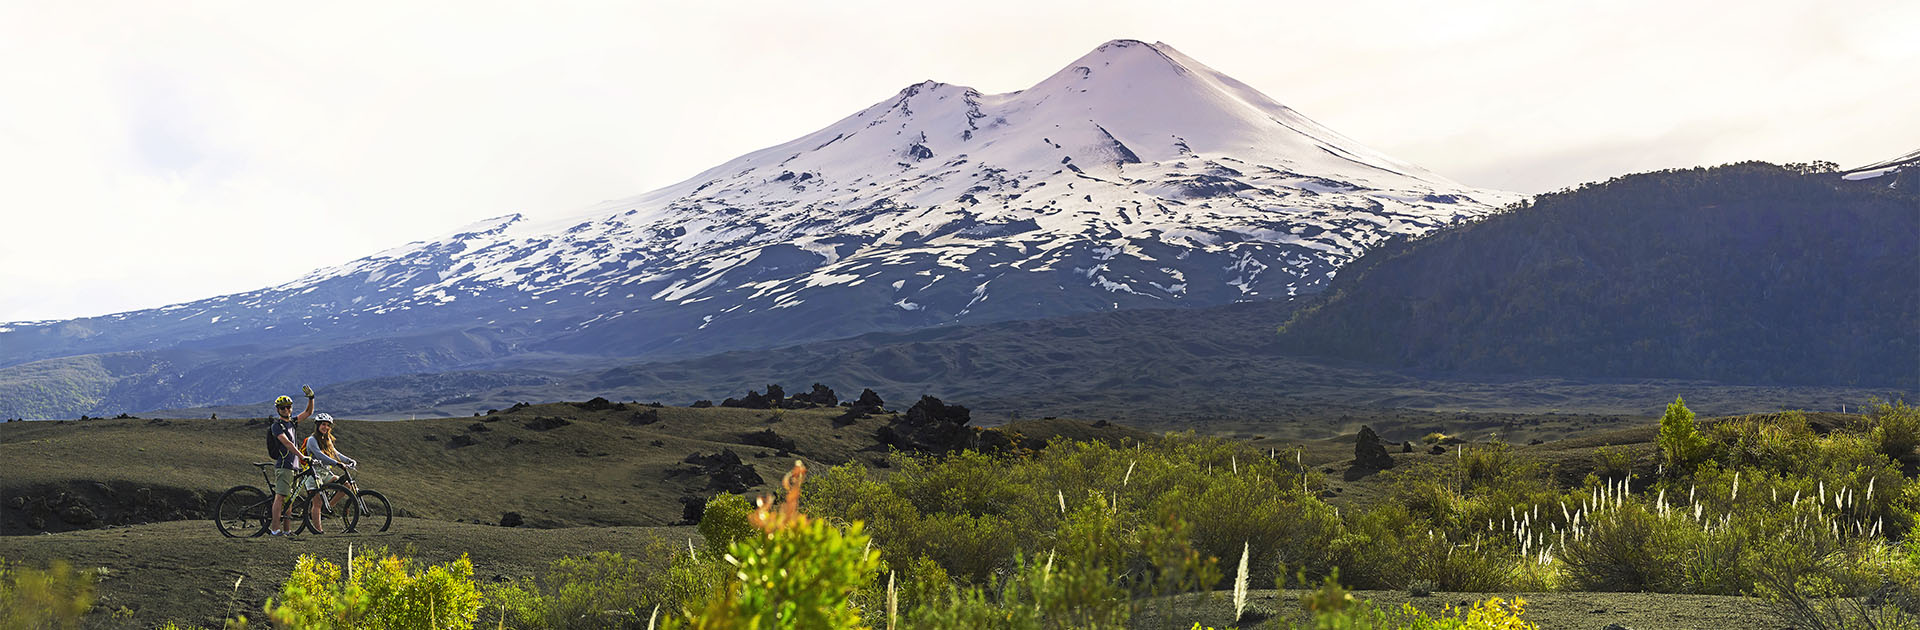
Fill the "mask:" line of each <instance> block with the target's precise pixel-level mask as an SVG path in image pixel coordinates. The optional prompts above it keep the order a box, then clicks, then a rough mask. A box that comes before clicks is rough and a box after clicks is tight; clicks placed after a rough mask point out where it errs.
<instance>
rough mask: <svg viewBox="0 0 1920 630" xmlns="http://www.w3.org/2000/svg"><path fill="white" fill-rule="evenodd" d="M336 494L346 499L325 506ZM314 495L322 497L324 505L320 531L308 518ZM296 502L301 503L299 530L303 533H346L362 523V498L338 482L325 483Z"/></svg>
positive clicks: (321, 513) (321, 512)
mask: <svg viewBox="0 0 1920 630" xmlns="http://www.w3.org/2000/svg"><path fill="white" fill-rule="evenodd" d="M336 496H337V497H345V499H344V500H343V501H342V502H341V504H340V505H336V506H333V507H331V508H327V507H324V504H325V503H326V502H328V501H331V500H332V497H336ZM314 497H320V500H321V503H322V505H323V507H322V509H321V511H320V523H321V525H320V527H321V529H320V530H319V531H315V530H314V529H313V522H312V521H310V520H308V519H307V509H308V507H309V503H310V502H311V501H312V500H313V498H314ZM295 503H298V504H299V511H298V512H296V514H298V515H299V517H300V530H299V531H300V533H302V534H305V533H309V532H311V533H313V534H315V535H325V534H344V533H347V532H350V531H353V528H354V526H355V525H358V524H359V523H360V499H358V498H355V497H354V496H353V491H352V490H349V489H347V487H346V486H344V485H341V484H338V483H329V484H323V485H321V486H320V487H318V488H315V489H314V490H313V491H312V492H308V493H306V494H305V495H304V496H302V497H301V498H300V500H299V501H296V502H295Z"/></svg>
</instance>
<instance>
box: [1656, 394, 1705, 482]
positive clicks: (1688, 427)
mask: <svg viewBox="0 0 1920 630" xmlns="http://www.w3.org/2000/svg"><path fill="white" fill-rule="evenodd" d="M1706 450H1707V440H1706V438H1704V437H1701V436H1700V432H1699V431H1697V430H1695V429H1694V427H1693V412H1692V411H1690V410H1688V409H1687V404H1686V401H1684V400H1681V399H1680V398H1679V397H1677V396H1676V397H1674V399H1673V403H1671V404H1669V405H1667V412H1666V414H1665V415H1663V416H1661V417H1660V453H1661V454H1662V455H1663V456H1664V457H1665V460H1666V464H1667V470H1669V471H1674V472H1685V471H1689V470H1692V467H1693V464H1694V463H1695V462H1698V461H1699V460H1700V459H1701V457H1703V456H1705V455H1706Z"/></svg>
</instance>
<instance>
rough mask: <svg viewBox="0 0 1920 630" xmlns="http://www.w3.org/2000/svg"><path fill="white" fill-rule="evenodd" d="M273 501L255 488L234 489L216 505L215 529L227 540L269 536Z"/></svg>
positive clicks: (222, 496) (241, 487) (224, 495)
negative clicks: (262, 535)
mask: <svg viewBox="0 0 1920 630" xmlns="http://www.w3.org/2000/svg"><path fill="white" fill-rule="evenodd" d="M272 501H273V497H271V496H268V495H267V493H266V491H263V490H261V489H259V488H255V487H253V486H234V487H232V488H228V489H227V491H226V492H225V493H223V494H221V495H220V500H218V501H215V502H214V503H213V526H214V528H216V529H219V530H220V534H221V535H222V536H226V537H228V538H253V537H256V536H259V535H261V534H265V533H267V525H268V522H267V521H268V520H270V519H271V518H272V516H273V515H272V512H271V511H272V510H273V503H272Z"/></svg>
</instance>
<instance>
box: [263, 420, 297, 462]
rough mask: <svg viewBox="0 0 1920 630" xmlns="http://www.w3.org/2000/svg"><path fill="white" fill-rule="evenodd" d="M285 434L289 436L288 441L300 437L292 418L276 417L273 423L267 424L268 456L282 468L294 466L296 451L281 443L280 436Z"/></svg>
mask: <svg viewBox="0 0 1920 630" xmlns="http://www.w3.org/2000/svg"><path fill="white" fill-rule="evenodd" d="M283 435H284V436H287V441H288V442H293V441H294V440H298V439H300V438H299V436H298V435H296V434H295V433H294V423H293V421H292V420H284V419H275V420H274V421H273V424H270V425H267V457H269V458H272V459H273V461H275V462H278V465H279V467H281V468H293V467H294V465H293V457H294V453H293V451H290V450H288V449H287V445H285V444H281V443H280V436H283ZM296 443H297V442H296Z"/></svg>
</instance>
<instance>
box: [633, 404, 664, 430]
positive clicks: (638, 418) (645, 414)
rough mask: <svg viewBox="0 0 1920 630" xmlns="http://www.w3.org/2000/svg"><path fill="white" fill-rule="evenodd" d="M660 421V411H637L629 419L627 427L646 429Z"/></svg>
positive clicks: (650, 409)
mask: <svg viewBox="0 0 1920 630" xmlns="http://www.w3.org/2000/svg"><path fill="white" fill-rule="evenodd" d="M659 421H660V410H659V409H652V408H649V409H647V410H645V411H635V412H633V415H632V416H628V417H627V425H628V426H635V427H644V426H647V425H649V424H653V423H655V422H659Z"/></svg>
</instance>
